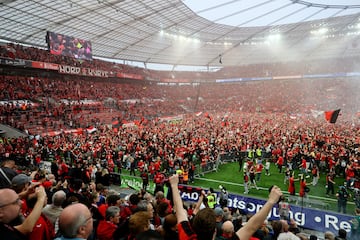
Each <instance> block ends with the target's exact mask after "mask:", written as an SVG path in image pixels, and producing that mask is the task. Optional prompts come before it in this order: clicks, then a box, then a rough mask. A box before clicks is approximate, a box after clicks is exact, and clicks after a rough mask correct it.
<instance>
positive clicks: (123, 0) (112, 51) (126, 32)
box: [0, 0, 360, 67]
mask: <svg viewBox="0 0 360 240" xmlns="http://www.w3.org/2000/svg"><path fill="white" fill-rule="evenodd" d="M189 2H190V0H184V1H180V0H136V1H135V0H27V1H12V0H0V12H1V14H0V22H1V25H0V39H3V40H7V41H11V42H17V43H21V44H28V45H31V46H36V47H42V48H46V47H47V43H46V40H45V36H46V32H47V31H51V32H55V33H60V34H65V35H68V36H72V37H77V38H80V39H85V40H90V41H91V43H92V47H93V55H94V56H96V57H104V58H111V59H119V60H126V61H138V62H144V63H160V64H172V65H194V66H210V67H212V66H230V65H243V64H251V63H263V62H275V61H296V60H303V59H319V58H333V57H344V56H353V55H356V56H359V55H360V40H359V34H360V20H359V17H360V5H351V4H350V2H351V1H341V2H342V3H343V4H342V5H331V4H323V3H321V2H324V1H320V0H318V1H299V0H268V1H265V0H261V1H260V0H227V1H218V3H217V4H213V5H210V2H212V1H210V0H209V2H208V1H201V2H202V3H203V4H205V2H206V3H207V4H206V6H203V9H202V10H199V11H197V12H195V11H196V9H195V11H193V10H191V8H190V7H191V4H190V3H189ZM198 2H200V1H199V0H198ZM327 2H335V1H327ZM336 2H338V1H336ZM352 2H354V1H352ZM346 3H348V4H347V5H345V4H346ZM186 4H189V6H190V7H189V6H188V5H186ZM224 7H227V9H226V8H225V9H224ZM229 8H231V9H232V10H230V9H229ZM219 11H220V12H221V13H220V14H221V15H215V14H219ZM206 14H208V16H206ZM211 16H216V17H215V18H214V17H213V18H211ZM233 17H236V18H237V19H235V22H237V24H235V26H230V25H225V24H222V20H226V19H230V18H233ZM208 19H211V20H208ZM260 20H261V21H260ZM227 24H228V23H227Z"/></svg>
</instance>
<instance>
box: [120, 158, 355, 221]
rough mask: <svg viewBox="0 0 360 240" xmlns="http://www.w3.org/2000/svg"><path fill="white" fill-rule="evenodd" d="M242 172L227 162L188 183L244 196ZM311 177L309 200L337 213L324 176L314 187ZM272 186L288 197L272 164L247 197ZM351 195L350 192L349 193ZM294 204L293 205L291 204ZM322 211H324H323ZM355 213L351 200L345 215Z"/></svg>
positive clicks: (262, 193)
mask: <svg viewBox="0 0 360 240" xmlns="http://www.w3.org/2000/svg"><path fill="white" fill-rule="evenodd" d="M123 173H124V174H128V173H129V171H127V170H124V169H123ZM243 174H244V173H243V171H239V164H238V163H237V162H228V163H224V164H221V165H219V168H218V171H217V172H210V173H206V174H204V175H202V176H200V177H197V178H195V181H194V183H190V185H192V186H199V187H202V188H205V189H208V188H210V187H212V188H214V189H215V190H219V185H220V184H221V185H223V186H225V187H226V189H227V190H228V191H229V192H230V193H233V194H237V195H244V194H243V193H244V187H243V185H242V184H243V176H244V175H243ZM298 174H299V171H295V176H298ZM311 182H312V177H310V178H307V183H308V184H309V185H308V186H309V188H310V192H309V194H308V197H309V199H310V200H311V199H314V200H317V201H320V202H323V203H325V204H327V205H328V207H327V209H326V210H329V211H334V212H336V211H337V200H336V196H335V195H330V196H326V188H325V185H326V177H325V174H324V173H322V174H320V179H319V182H318V184H317V185H316V186H312V184H311ZM335 182H336V186H335V187H334V191H335V194H336V192H337V190H338V189H339V186H340V185H343V184H344V178H342V177H339V176H338V177H336V178H335ZM272 185H277V186H279V187H280V188H281V190H282V191H283V193H284V195H285V196H288V191H287V189H288V185H287V184H284V173H283V172H282V173H279V172H278V169H277V168H276V166H275V165H274V164H272V165H271V168H270V176H265V170H264V171H263V173H262V176H261V179H260V181H259V182H258V183H257V186H258V187H259V190H256V189H255V188H252V189H250V192H249V194H248V195H247V196H251V197H256V198H261V199H267V197H268V194H269V191H268V189H269V187H270V186H272ZM295 189H296V193H297V194H296V195H298V193H299V189H300V183H299V182H295ZM350 193H351V192H350ZM292 204H295V203H292ZM323 210H324V209H323ZM354 211H355V204H354V202H353V201H352V199H351V200H349V201H348V205H347V213H348V214H353V213H354Z"/></svg>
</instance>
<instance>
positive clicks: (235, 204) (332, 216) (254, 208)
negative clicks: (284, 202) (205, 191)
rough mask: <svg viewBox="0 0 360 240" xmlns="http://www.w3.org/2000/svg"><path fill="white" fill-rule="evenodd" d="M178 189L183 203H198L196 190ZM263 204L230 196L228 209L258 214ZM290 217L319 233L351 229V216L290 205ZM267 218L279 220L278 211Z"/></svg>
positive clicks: (276, 209) (189, 188) (256, 200)
mask: <svg viewBox="0 0 360 240" xmlns="http://www.w3.org/2000/svg"><path fill="white" fill-rule="evenodd" d="M180 189H181V190H180V196H181V198H182V199H183V200H184V201H193V202H197V201H198V199H199V196H200V195H199V189H198V188H192V187H190V186H186V187H185V186H184V187H183V188H180ZM217 194H218V193H217ZM218 201H219V199H217V202H218ZM264 204H265V201H264V200H260V199H256V198H250V197H244V196H240V195H234V194H230V196H229V201H228V207H231V208H238V209H240V210H243V211H245V212H247V213H256V212H258V211H259V210H260V209H261V208H262V207H263V206H264ZM290 217H291V218H292V219H294V220H295V221H296V223H297V224H298V225H299V226H301V227H304V228H308V229H312V230H316V231H320V232H325V231H331V232H334V233H337V231H338V230H339V229H340V228H343V229H345V230H346V231H347V232H349V231H350V229H351V224H350V220H351V219H352V217H351V216H347V215H343V214H338V213H333V212H329V211H321V210H318V209H310V208H305V207H301V206H295V205H291V211H290ZM268 218H275V219H277V218H279V211H278V208H277V207H276V206H275V207H274V208H273V209H272V211H271V212H270V213H269V216H268Z"/></svg>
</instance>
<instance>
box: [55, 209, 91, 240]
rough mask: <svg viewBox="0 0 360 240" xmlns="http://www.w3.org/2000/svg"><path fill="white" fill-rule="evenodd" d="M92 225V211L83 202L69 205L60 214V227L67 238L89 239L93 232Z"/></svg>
mask: <svg viewBox="0 0 360 240" xmlns="http://www.w3.org/2000/svg"><path fill="white" fill-rule="evenodd" d="M92 226H93V222H92V216H91V212H90V210H89V209H88V208H87V207H86V206H85V205H84V204H81V203H76V204H72V205H69V206H67V207H66V208H64V210H63V211H62V212H61V214H60V216H59V229H60V231H61V233H62V235H63V236H64V237H67V238H75V237H79V238H85V239H87V238H88V236H89V235H90V234H91V232H92Z"/></svg>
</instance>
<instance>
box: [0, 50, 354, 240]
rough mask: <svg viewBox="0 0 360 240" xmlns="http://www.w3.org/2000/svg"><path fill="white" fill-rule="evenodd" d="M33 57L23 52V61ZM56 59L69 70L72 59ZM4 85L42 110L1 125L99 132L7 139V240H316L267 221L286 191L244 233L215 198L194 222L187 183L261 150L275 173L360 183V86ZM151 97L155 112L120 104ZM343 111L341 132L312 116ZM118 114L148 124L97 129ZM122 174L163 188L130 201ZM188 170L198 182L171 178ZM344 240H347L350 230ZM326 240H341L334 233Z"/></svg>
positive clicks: (8, 107) (9, 107) (1, 221)
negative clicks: (311, 168) (102, 116)
mask: <svg viewBox="0 0 360 240" xmlns="http://www.w3.org/2000/svg"><path fill="white" fill-rule="evenodd" d="M22 51H23V50H21V49H20V50H18V49H16V54H20V53H21V52H22ZM18 52H19V53H18ZM34 52H36V51H34ZM40 55H41V54H40ZM18 56H19V57H21V56H22V57H21V58H24V59H26V58H25V57H29V56H30V59H35V58H37V57H39V56H38V55H36V56H32V51H30V52H29V53H28V54H27V53H26V52H25V53H24V54H23V55H21V56H20V55H18ZM46 59H48V58H46ZM57 60H59V61H60V62H61V61H65V63H67V59H57ZM86 64H87V63H86ZM97 64H100V65H99V66H103V65H101V64H103V63H101V62H100V63H97ZM104 66H105V65H104ZM1 78H2V79H1V82H0V86H1V89H2V90H3V91H1V93H0V94H1V99H6V100H16V99H20V98H21V99H28V100H33V101H35V100H36V102H37V103H38V104H39V106H38V107H34V108H32V107H31V108H27V107H25V109H23V108H22V107H21V106H17V104H16V103H15V104H13V103H7V104H5V105H2V106H1V107H0V110H1V116H2V122H5V123H7V124H10V125H12V126H16V127H18V128H21V127H22V128H23V129H26V127H25V124H24V122H29V121H35V122H36V123H35V124H38V120H39V119H42V118H44V117H46V118H48V120H47V121H46V122H41V121H40V124H44V125H47V127H48V130H49V129H50V127H51V128H57V129H65V128H70V127H88V126H89V125H90V124H95V125H96V128H97V131H95V132H94V133H91V134H88V133H86V132H84V133H83V134H78V135H75V134H65V133H61V134H59V135H57V136H40V135H33V136H32V137H29V138H28V137H26V138H25V137H24V138H22V137H21V138H1V139H0V158H1V161H2V162H3V166H2V168H1V169H2V170H3V172H4V174H0V184H1V186H2V187H3V189H2V190H0V191H1V193H0V228H1V229H0V230H1V234H3V233H4V235H2V236H4V239H53V238H55V237H58V238H60V239H150V238H151V237H150V235H152V234H153V236H152V238H153V239H157V238H158V239H197V238H199V239H212V238H213V237H216V238H217V239H238V238H240V239H242V240H245V239H250V237H251V236H253V237H254V238H258V239H289V238H291V239H299V238H301V239H307V236H305V235H304V234H303V233H301V232H299V228H298V227H297V226H296V224H295V223H294V222H291V221H290V222H287V221H274V222H272V223H268V222H266V221H265V220H266V215H267V212H268V211H269V209H270V208H271V207H273V206H274V205H276V203H277V202H278V199H279V198H280V197H281V193H280V191H279V188H277V187H275V188H273V191H272V192H271V193H270V195H269V200H268V203H267V204H266V205H265V206H264V208H263V210H261V211H260V212H258V213H257V214H256V215H254V216H253V217H251V218H250V219H248V223H247V224H245V223H244V224H243V226H242V223H241V220H240V219H242V218H239V213H237V212H236V211H235V210H234V209H228V208H226V207H225V206H223V207H221V208H220V209H219V208H214V209H212V208H211V207H208V205H209V204H208V203H207V201H208V199H209V196H210V193H206V192H204V193H203V194H202V197H201V198H200V200H201V201H200V202H199V203H198V204H196V205H195V206H192V207H191V206H185V207H186V208H187V209H186V211H184V210H183V209H182V207H183V206H182V203H181V200H179V196H178V195H177V191H176V189H177V184H178V181H185V182H186V180H187V181H192V180H193V179H192V178H193V171H194V167H193V164H195V163H196V164H197V163H199V164H207V163H209V162H212V161H215V160H216V159H218V156H219V155H220V154H222V153H226V152H246V153H247V154H248V153H249V152H252V153H254V154H255V153H256V152H258V151H261V152H262V153H263V154H266V155H267V156H269V159H270V164H271V166H273V167H274V166H278V167H279V171H280V170H281V169H282V166H284V167H286V166H291V167H294V168H296V167H303V166H304V164H303V163H304V161H303V160H305V167H307V164H306V162H313V163H314V165H315V166H317V167H318V168H319V173H320V174H322V175H323V176H324V177H325V176H326V178H327V179H332V178H336V177H338V176H341V175H343V176H345V178H346V180H347V181H348V184H349V185H350V184H352V183H353V181H355V179H356V177H358V176H357V168H358V158H359V156H358V144H359V128H358V122H357V121H358V120H357V119H356V118H353V117H354V116H355V114H354V113H351V111H350V110H353V109H356V106H357V101H355V100H354V98H351V97H350V96H353V95H354V94H350V93H357V89H358V84H356V82H355V81H354V80H344V79H335V80H333V81H328V80H324V79H322V80H317V81H313V80H311V81H310V82H311V83H312V84H311V85H309V86H306V87H304V86H303V85H304V82H302V81H298V80H293V81H277V82H276V81H275V82H271V83H266V82H257V83H251V84H250V83H249V84H248V83H245V84H229V85H216V86H214V85H209V86H207V85H202V86H200V87H193V86H184V87H179V86H176V87H159V86H153V85H130V84H117V83H116V84H115V83H103V82H99V80H98V79H97V80H94V79H90V78H89V81H87V80H86V81H85V80H83V79H76V78H73V77H69V78H64V77H59V78H56V77H55V78H54V79H48V78H44V77H34V78H32V77H17V76H16V77H14V76H2V77H1ZM73 80H74V81H73ZM80 86H81V87H80ZM83 86H86V87H83ZM177 87H179V88H177ZM334 88H336V91H335V90H334ZM324 89H325V91H324ZM268 93H269V94H268ZM329 93H331V94H330V95H329ZM50 96H51V99H52V100H51V101H50V99H49V97H50ZM90 96H93V99H94V100H97V101H99V102H101V104H99V105H98V106H95V107H94V106H92V107H91V108H89V107H85V106H82V105H81V104H78V105H80V107H79V106H76V107H74V106H68V105H66V104H59V100H61V99H63V98H64V97H65V98H68V99H73V100H77V101H80V100H81V99H84V98H87V99H89V97H90ZM110 96H111V97H114V98H115V102H114V103H113V105H111V106H110V107H109V106H107V108H106V109H105V107H104V106H105V104H104V103H103V101H104V100H105V99H106V98H108V97H110ZM144 97H146V98H149V99H152V101H151V100H150V101H147V102H146V103H144V102H140V101H139V102H136V103H135V104H134V103H130V104H129V103H123V102H122V101H121V100H127V99H133V98H136V99H142V98H144ZM39 98H41V99H42V100H43V101H42V102H39ZM154 99H161V101H154ZM323 99H326V100H325V101H322V100H323ZM340 103H341V104H342V105H341V106H342V107H343V110H342V111H343V115H342V116H341V117H340V119H339V121H338V122H337V123H336V124H329V123H328V122H326V121H325V120H324V119H323V118H322V117H319V118H315V117H314V116H312V115H311V114H310V109H320V110H325V109H326V110H328V109H332V108H334V107H337V106H339V104H340ZM109 109H111V110H112V111H114V112H112V115H114V116H115V119H116V120H119V121H120V122H121V120H127V121H132V120H139V121H138V124H137V126H135V127H130V128H125V127H124V128H122V127H117V128H116V130H114V128H113V127H111V126H109V125H108V124H104V122H102V121H101V120H100V121H96V122H92V120H93V119H92V117H91V116H92V114H93V113H94V112H102V111H109ZM194 109H195V110H196V111H202V112H203V114H198V115H196V114H185V115H184V116H183V119H182V120H181V121H178V122H176V123H167V122H161V121H159V119H158V118H159V117H160V116H164V115H165V116H171V115H175V114H176V115H177V114H179V113H186V112H188V111H189V110H194ZM85 110H86V111H85ZM205 113H206V114H205ZM87 115H89V116H90V117H87ZM84 118H85V120H84ZM86 118H88V119H86ZM112 120H113V119H112ZM21 121H23V123H22V124H19V123H21ZM48 123H49V124H48ZM54 125H55V126H54ZM30 133H31V131H30ZM49 160H50V161H51V162H52V165H51V173H46V172H43V171H38V170H37V169H36V168H37V166H38V165H39V163H40V161H49ZM294 163H296V164H294ZM298 163H301V164H298ZM254 164H255V163H254ZM122 168H128V169H129V170H130V171H131V172H134V171H135V170H137V171H136V174H138V173H139V172H141V173H146V174H147V175H148V178H149V181H154V182H155V183H156V185H157V187H158V188H157V190H156V192H155V193H151V194H150V193H148V192H144V191H142V192H141V193H139V194H133V195H132V196H130V197H129V199H127V200H125V199H121V198H120V196H119V195H118V194H116V193H114V192H111V191H110V192H109V190H108V185H109V184H110V176H109V173H110V172H112V171H114V170H115V171H121V169H122ZM180 168H182V169H183V172H187V173H188V179H186V178H185V177H184V176H183V177H182V178H180V180H179V178H178V176H177V175H175V176H173V175H172V174H173V173H176V170H178V169H180ZM265 168H266V166H265ZM34 170H36V171H34ZM145 170H146V171H145ZM264 170H265V169H264ZM249 171H250V168H249ZM329 173H333V174H332V175H331V176H330V175H329ZM23 174H25V175H23ZM4 175H6V177H5V176H4ZM249 175H250V173H249ZM145 178H146V177H145V176H144V179H145ZM165 180H166V181H168V183H169V185H170V187H171V189H173V190H175V191H172V195H171V196H172V201H169V199H166V197H164V196H163V194H162V193H161V192H162V191H161V190H162V189H161V187H162V185H163V184H164V182H165ZM332 180H333V179H332ZM158 190H160V191H158ZM289 190H290V191H291V189H289ZM328 193H329V195H333V196H334V195H335V193H334V192H331V191H330V192H328ZM46 204H47V205H46ZM45 205H46V206H45ZM44 206H45V207H44ZM185 212H186V213H187V215H185V214H184V213H185ZM229 213H231V214H230V215H229ZM229 220H231V221H229ZM189 221H190V223H189ZM289 224H290V226H289ZM215 229H216V230H215ZM158 234H160V236H159V235H158ZM337 234H338V236H337V237H338V238H343V239H344V237H346V232H345V233H344V231H342V230H341V231H339V233H337ZM344 235H345V236H344ZM326 236H329V237H328V238H327V239H333V238H334V236H331V234H330V233H327V235H326ZM312 239H314V237H312ZM355 239H356V238H355Z"/></svg>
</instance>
